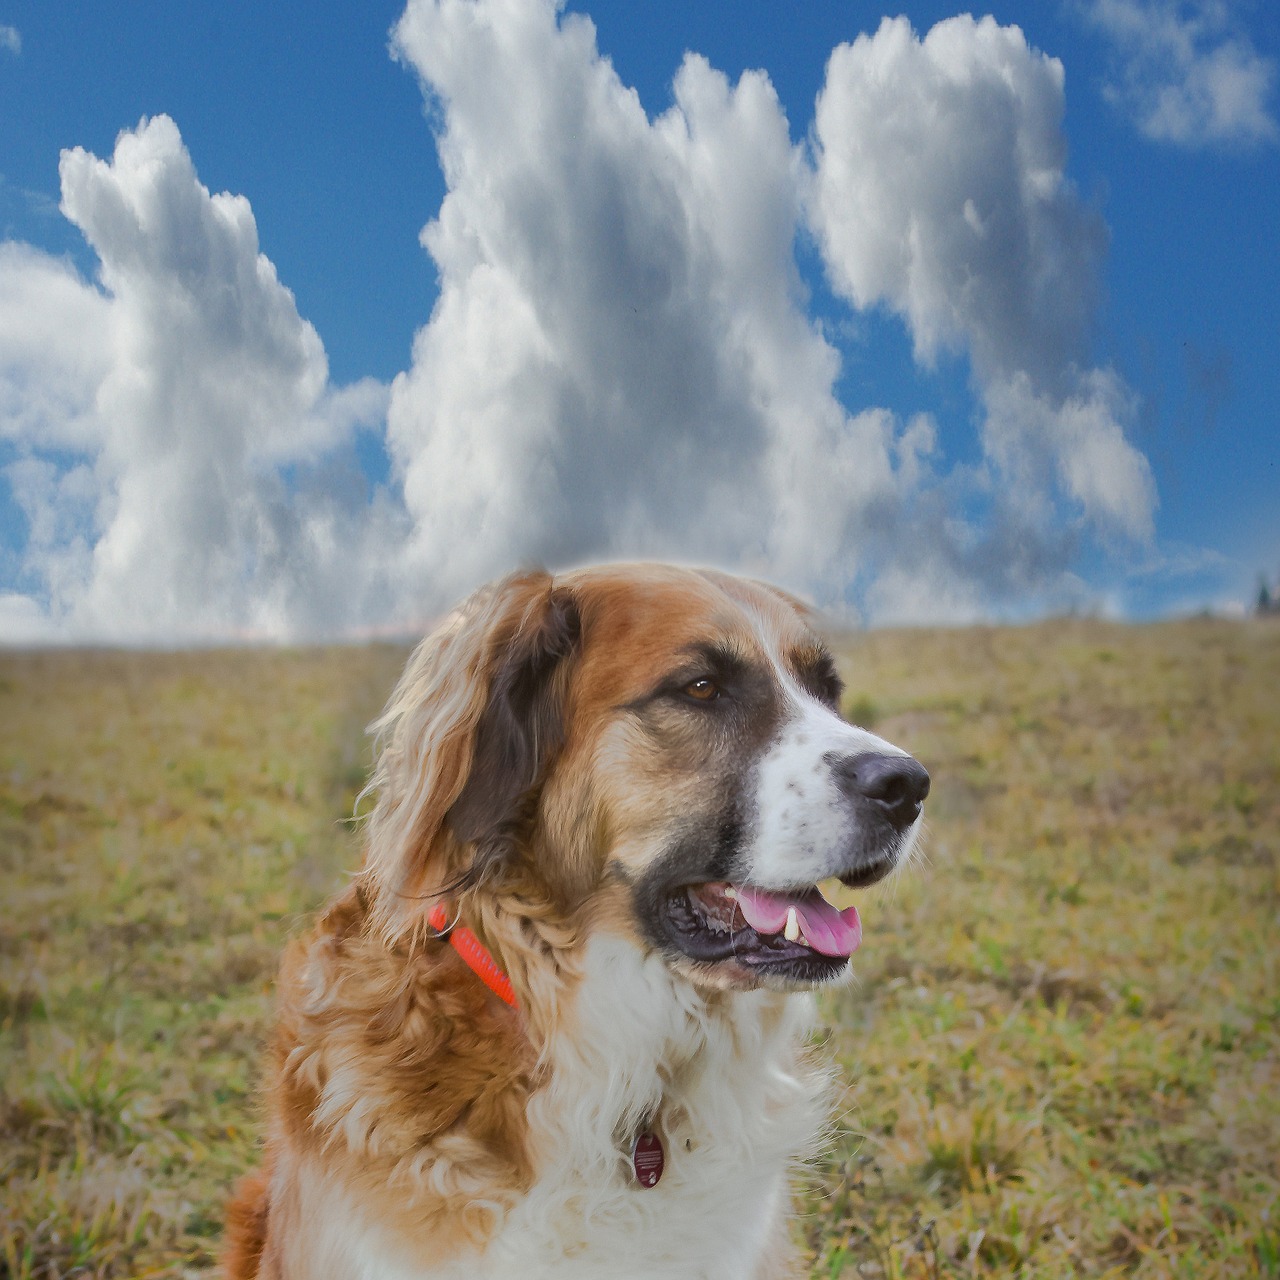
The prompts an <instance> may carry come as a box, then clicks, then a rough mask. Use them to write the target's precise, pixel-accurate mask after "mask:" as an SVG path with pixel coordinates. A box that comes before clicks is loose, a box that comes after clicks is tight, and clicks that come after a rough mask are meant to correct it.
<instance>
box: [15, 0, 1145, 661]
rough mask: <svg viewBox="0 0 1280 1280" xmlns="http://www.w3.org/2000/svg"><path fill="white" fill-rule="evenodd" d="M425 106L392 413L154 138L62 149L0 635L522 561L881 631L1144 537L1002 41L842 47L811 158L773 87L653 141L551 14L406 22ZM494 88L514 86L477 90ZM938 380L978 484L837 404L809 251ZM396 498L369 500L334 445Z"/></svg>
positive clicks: (720, 98) (436, 589)
mask: <svg viewBox="0 0 1280 1280" xmlns="http://www.w3.org/2000/svg"><path fill="white" fill-rule="evenodd" d="M395 48H396V50H397V52H398V56H399V57H401V58H402V59H403V60H404V61H405V62H406V63H408V64H409V65H411V66H412V67H413V68H414V69H415V70H416V71H417V73H418V75H419V76H420V77H421V79H422V82H423V85H424V89H425V91H426V92H427V94H428V95H429V97H430V98H431V99H432V100H433V103H434V105H435V107H436V108H437V110H435V111H434V112H433V119H434V120H435V121H436V124H437V130H438V145H439V153H440V159H441V163H442V166H443V169H444V172H445V177H446V181H447V185H448V194H447V196H446V198H445V200H444V203H443V205H442V207H441V208H440V210H439V213H438V216H437V217H436V218H435V219H434V220H433V221H432V222H431V223H430V224H429V225H428V226H427V228H426V229H425V231H424V232H423V244H424V246H425V248H426V250H427V251H428V252H429V253H430V254H431V256H432V257H433V259H434V261H435V263H436V265H437V268H438V272H439V280H440V293H439V297H438V300H437V302H436V304H435V307H434V309H433V311H432V314H431V316H430V318H429V319H428V321H427V322H426V323H425V324H424V326H423V327H422V328H421V329H420V331H419V332H418V333H417V335H416V338H415V341H414V346H413V357H412V362H411V365H410V367H409V368H408V369H407V370H406V371H405V372H404V373H402V374H401V375H400V376H399V377H397V378H396V380H395V382H394V384H393V386H392V387H391V388H390V391H389V393H388V389H387V388H385V387H382V386H380V385H379V384H377V383H375V382H372V381H366V382H362V383H357V384H355V385H353V386H350V387H342V388H335V387H334V386H333V385H332V384H331V383H330V382H329V378H328V368H327V361H326V359H325V354H324V350H323V347H322V344H321V342H320V338H319V336H318V335H317V334H316V332H315V330H314V329H313V328H312V326H311V325H310V324H308V323H307V322H306V321H305V320H304V319H303V318H302V317H300V316H299V314H298V311H297V308H296V305H295V302H294V298H293V295H292V294H291V293H290V292H289V290H288V289H287V288H285V287H284V285H283V284H282V283H281V282H280V281H279V280H278V279H277V276H276V272H275V269H274V268H273V266H272V264H271V262H270V261H269V260H268V259H267V258H266V257H265V256H263V254H262V253H261V251H260V249H259V245H258V240H257V228H256V225H255V222H254V218H253V214H252V211H251V209H250V206H249V203H248V201H247V200H245V199H244V198H243V197H239V196H232V195H226V194H223V195H211V194H210V193H209V192H208V191H207V190H206V189H205V188H204V187H203V186H202V185H201V184H200V182H199V180H198V178H197V176H196V173H195V169H194V166H193V165H192V162H191V159H190V157H189V156H188V154H187V152H186V150H185V148H184V147H183V145H182V142H181V139H180V137H179V135H178V131H177V128H176V126H175V125H174V124H173V123H172V122H171V121H169V120H168V119H167V118H165V117H157V118H156V119H153V120H151V121H149V122H143V124H142V125H141V126H139V128H138V129H137V130H134V131H130V132H126V133H123V134H122V135H121V136H120V138H119V141H118V143H117V146H116V150H115V154H114V156H113V157H112V158H111V160H109V161H103V160H100V159H98V158H96V157H94V156H91V155H89V154H87V153H85V152H83V151H81V150H78V149H77V150H75V151H70V152H67V153H65V154H64V156H63V164H62V181H63V202H62V208H63V211H64V212H65V214H66V216H67V217H68V218H70V219H71V220H72V221H73V222H74V223H75V224H76V225H77V226H79V227H80V229H81V230H82V231H83V233H84V235H85V237H86V239H87V240H88V242H89V245H90V246H91V248H92V249H93V250H94V252H95V253H96V254H97V256H98V258H99V261H100V263H101V269H100V279H99V280H98V282H96V283H94V284H91V283H88V282H86V281H85V280H83V279H82V278H81V277H80V276H79V275H78V274H77V273H76V272H75V271H74V270H73V269H72V268H71V267H70V266H68V265H67V264H66V263H64V262H62V261H60V260H57V259H53V258H50V257H48V256H47V255H44V254H41V253H39V252H38V251H36V250H33V249H31V248H28V247H25V246H17V245H10V246H5V247H4V249H3V250H0V415H2V417H0V420H3V422H4V423H5V427H4V431H5V433H6V438H7V441H8V444H7V448H8V449H9V455H8V456H10V457H11V458H12V459H13V460H12V461H11V462H10V463H9V465H8V466H7V468H6V471H5V476H6V478H7V480H8V483H9V486H10V489H11V491H12V493H13V495H14V500H15V502H16V503H17V504H18V506H19V507H20V509H21V511H22V512H23V513H24V515H25V518H26V521H27V523H28V526H29V533H28V536H27V541H26V545H25V550H24V560H23V565H22V575H23V581H22V584H21V589H20V590H16V591H14V590H8V588H9V587H12V586H13V585H14V584H12V583H7V584H5V587H6V590H7V591H8V594H6V595H3V596H0V635H8V636H9V638H20V637H22V636H30V635H37V634H46V633H54V634H58V635H62V636H80V637H88V636H92V637H95V638H133V639H166V640H172V639H177V638H184V637H188V638H195V637H205V636H214V635H225V634H228V633H233V632H251V633H254V634H276V635H298V634H304V635H305V634H315V633H318V632H334V631H338V630H340V629H342V628H343V627H350V626H369V625H374V624H381V623H385V622H387V621H388V620H394V619H397V618H401V619H403V618H408V617H422V616H424V615H429V614H430V613H432V612H433V611H435V610H437V609H439V608H441V607H442V606H443V605H445V604H446V603H448V602H449V601H450V600H451V599H452V598H454V597H455V596H456V595H457V594H458V593H460V592H462V591H465V590H467V589H469V588H470V587H471V586H472V585H474V584H475V583H476V582H478V581H480V580H482V579H484V578H486V577H488V576H490V575H492V574H494V573H498V572H503V571H505V570H507V569H509V568H511V567H513V566H514V565H517V564H520V563H522V562H528V561H530V560H539V559H540V560H544V561H546V562H548V563H551V564H553V565H555V564H563V563H566V562H571V561H577V560H582V559H596V558H604V557H610V556H636V555H655V556H666V557H671V558H675V559H682V560H692V561H703V562H705V561H713V562H719V563H722V564H725V565H727V566H729V567H733V568H738V569H744V570H748V571H753V572H756V573H760V574H763V575H767V576H770V577H773V578H775V579H777V580H780V581H782V582H784V583H786V584H788V585H790V586H792V587H794V588H796V589H799V590H801V591H804V592H808V593H810V594H812V595H813V596H814V597H816V598H817V599H818V600H820V601H821V602H823V603H824V604H828V605H834V606H836V607H842V606H848V607H852V608H854V609H855V610H857V609H866V610H868V611H870V612H871V613H872V614H873V615H876V616H879V617H883V618H898V619H911V620H920V619H922V618H924V617H932V618H938V617H952V618H961V617H964V618H967V617H974V616H979V615H981V614H982V613H984V612H988V611H990V610H991V609H992V608H993V607H999V606H1000V604H1001V602H1005V603H1006V604H1007V602H1009V601H1014V600H1016V601H1020V602H1023V604H1024V605H1026V604H1027V603H1028V602H1040V603H1061V602H1063V601H1064V600H1066V599H1073V598H1075V595H1077V594H1078V593H1079V591H1080V584H1079V582H1078V581H1077V580H1076V579H1075V578H1074V577H1073V576H1072V572H1071V566H1072V565H1073V564H1074V563H1075V562H1076V560H1077V558H1078V554H1079V550H1080V548H1081V546H1082V545H1083V544H1084V543H1085V542H1087V541H1088V540H1089V539H1091V538H1092V539H1098V538H1101V539H1103V540H1106V539H1109V538H1112V537H1115V536H1120V537H1137V538H1142V537H1145V536H1147V535H1148V534H1149V533H1150V528H1151V517H1152V510H1153V503H1154V492H1153V489H1152V487H1151V482H1150V474H1149V469H1148V468H1147V466H1146V461H1145V459H1144V458H1143V457H1142V455H1141V454H1140V453H1138V452H1137V451H1136V450H1134V449H1133V447H1132V445H1131V444H1130V443H1129V442H1128V441H1127V440H1126V438H1125V434H1124V425H1125V423H1126V421H1127V420H1128V418H1129V416H1130V415H1131V414H1132V404H1131V399H1132V397H1131V396H1130V394H1129V392H1128V391H1127V389H1126V388H1125V387H1124V386H1123V384H1122V382H1121V381H1120V380H1119V379H1118V378H1117V377H1116V376H1115V375H1114V374H1112V373H1110V372H1109V371H1107V370H1098V369H1091V368H1090V367H1089V364H1088V351H1087V341H1086V335H1087V329H1088V323H1089V320H1090V317H1091V315H1092V312H1093V308H1094V298H1093V294H1092V290H1091V286H1090V281H1091V279H1092V276H1093V270H1094V267H1095V264H1096V260H1097V258H1098V255H1099V254H1100V253H1101V251H1102V248H1103V240H1104V236H1103V231H1102V228H1101V226H1100V223H1099V222H1098V220H1097V219H1096V218H1095V217H1094V216H1093V215H1092V214H1091V213H1090V212H1089V211H1088V210H1086V209H1085V208H1084V207H1083V206H1082V205H1081V203H1080V202H1079V200H1078V199H1077V197H1076V196H1075V195H1074V193H1073V192H1072V190H1071V188H1070V185H1069V184H1068V183H1067V181H1066V179H1065V177H1064V173H1063V163H1064V158H1063V150H1064V148H1063V140H1062V134H1061V116H1062V107H1063V103H1062V72H1061V67H1060V66H1059V65H1058V64H1057V63H1055V62H1054V61H1053V60H1051V59H1047V58H1044V57H1042V56H1041V55H1039V54H1037V53H1035V52H1034V51H1032V50H1030V49H1028V48H1027V46H1026V44H1025V41H1024V40H1023V38H1022V36H1021V33H1020V32H1018V31H1017V30H1016V29H1013V28H1000V27H998V26H997V25H996V24H995V23H994V22H992V21H990V20H987V21H984V22H982V23H975V22H973V21H972V20H969V19H958V20H955V21H954V22H951V23H944V24H942V25H941V26H939V27H937V28H935V29H934V30H933V31H932V32H930V33H929V35H928V36H927V37H926V38H925V40H923V41H921V40H919V39H918V38H917V37H916V36H915V35H914V33H912V32H911V30H910V28H909V27H908V26H907V25H906V24H905V23H904V22H897V23H886V24H885V25H884V26H883V27H882V28H881V30H880V31H879V32H878V33H877V34H876V35H875V36H874V37H867V38H863V39H861V40H859V41H858V42H856V43H855V44H854V45H851V46H842V48H841V49H839V50H837V51H836V53H835V55H833V58H832V62H831V67H830V68H829V72H828V80H827V85H826V88H825V90H824V93H823V95H822V98H821V100H820V102H819V105H818V115H817V121H816V125H815V130H814V135H813V141H812V146H810V145H808V144H805V145H799V146H797V145H796V144H794V143H793V141H792V138H791V134H790V130H789V127H788V123H787V120H786V118H785V115H784V113H783V111H782V109H781V107H780V105H779V103H778V100H777V98H776V95H775V94H774V91H773V89H772V86H771V85H770V83H769V81H768V79H767V77H766V76H765V75H764V74H763V73H760V72H751V73H747V74H745V75H744V76H743V77H742V78H741V79H740V80H739V81H738V83H737V84H730V83H729V82H728V81H727V80H726V78H725V77H724V76H723V75H722V74H720V73H719V72H718V71H716V70H715V69H714V68H712V67H711V66H710V65H709V64H708V63H707V62H706V61H705V60H704V59H702V58H700V57H698V56H696V55H690V56H688V57H687V58H686V59H685V61H684V64H683V65H682V67H681V68H680V70H679V73H678V74H677V76H676V79H675V84H674V103H673V105H672V106H671V108H670V109H669V110H668V111H667V112H666V113H665V114H663V115H662V116H660V117H658V118H657V119H650V118H648V117H647V116H646V114H645V112H644V111H643V109H642V108H641V106H640V102H639V99H638V98H637V96H636V94H635V93H634V91H632V90H631V89H629V88H627V87H626V86H625V85H624V84H623V83H622V82H621V80H620V79H619V78H618V76H617V74H616V72H615V71H614V69H613V67H612V64H611V63H610V62H609V61H608V60H607V59H605V58H603V57H601V55H600V53H599V52H598V50H597V49H596V45H595V32H594V28H593V27H592V25H591V23H590V22H589V21H588V20H586V19H585V18H581V17H576V16H573V15H567V16H561V15H560V14H559V11H558V9H557V7H556V5H555V4H554V3H553V2H552V0H411V3H410V4H409V7H408V9H407V10H406V12H405V15H404V17H403V19H402V21H401V23H400V24H399V26H398V27H397V30H396V33H395ZM495 84H500V85H501V86H502V92H501V93H500V94H499V93H495V92H494V91H493V86H494V85H495ZM806 224H809V225H811V226H812V227H813V228H814V230H815V231H816V233H817V234H818V237H819V239H820V241H821V243H822V246H823V250H824V253H825V255H826V259H827V262H828V264H829V267H830V270H831V274H832V279H833V281H834V282H835V284H836V287H837V288H838V289H839V290H840V291H842V292H843V293H844V294H845V295H846V296H847V297H848V298H849V299H850V301H851V302H852V303H853V305H854V306H856V307H858V308H863V309H865V308H868V307H872V306H875V305H885V306H887V307H889V308H890V309H892V310H893V311H894V312H896V313H897V314H899V315H901V316H902V317H903V319H904V321H905V323H906V324H907V325H908V327H909V329H910V331H911V334H912V337H913V340H914V342H915V346H916V351H917V354H918V356H919V358H920V360H921V361H922V362H924V363H926V364H927V363H928V362H929V361H931V360H932V359H933V358H934V357H935V356H936V354H937V352H938V351H939V350H941V349H944V348H954V349H957V350H960V351H963V352H966V353H968V355H969V356H970V358H971V362H972V367H973V370H974V384H975V390H976V393H977V395H978V397H979V400H980V403H981V406H982V408H983V413H984V417H983V422H982V428H981V429H982V433H983V463H982V465H981V466H977V467H955V466H952V465H951V464H949V462H948V460H947V459H946V458H945V457H943V456H942V453H941V450H940V448H939V443H938V441H939V433H938V431H937V427H936V424H935V423H934V422H933V420H932V419H931V418H930V417H928V416H927V415H918V416H915V417H912V418H910V419H909V420H906V421H904V420H903V419H902V418H901V417H900V416H898V415H897V414H895V413H894V412H892V411H891V410H890V409H888V408H884V407H877V406H861V405H854V406H846V405H844V404H842V402H841V400H840V398H839V397H838V395H837V393H836V386H837V380H838V378H839V374H840V356H839V353H838V352H837V351H836V349H835V348H834V347H833V346H832V345H831V344H830V343H829V342H828V341H827V340H826V338H825V337H824V336H823V333H822V330H821V326H820V325H819V323H818V322H817V321H816V320H815V319H814V318H813V317H812V315H811V314H810V310H809V304H808V299H807V296H806V292H805V288H804V285H803V283H802V281H801V279H800V274H799V270H798V267H797V263H796V256H795V241H796V238H797V235H798V234H805V231H806ZM384 418H385V432H386V434H385V442H386V447H387V451H388V454H389V455H390V458H391V462H392V480H391V486H390V488H389V489H388V490H387V491H386V492H379V493H377V494H374V495H370V494H368V493H367V491H366V489H367V486H366V485H365V483H364V481H363V479H362V477H361V474H360V471H359V468H358V467H357V465H356V462H355V457H354V452H355V450H354V445H353V442H354V440H355V437H356V433H357V432H359V431H361V430H365V431H373V432H377V431H379V430H380V429H381V428H382V426H383V422H384Z"/></svg>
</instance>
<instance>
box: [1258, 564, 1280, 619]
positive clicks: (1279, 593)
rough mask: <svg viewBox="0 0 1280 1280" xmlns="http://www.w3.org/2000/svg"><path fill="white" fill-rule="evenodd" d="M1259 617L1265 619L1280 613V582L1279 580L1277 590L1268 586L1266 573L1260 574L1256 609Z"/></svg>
mask: <svg viewBox="0 0 1280 1280" xmlns="http://www.w3.org/2000/svg"><path fill="white" fill-rule="evenodd" d="M1254 613H1256V614H1257V615H1258V616H1259V617H1265V616H1266V615H1267V614H1270V613H1280V580H1277V582H1276V587H1275V590H1274V591H1272V589H1271V588H1270V587H1269V586H1268V585H1267V575H1266V574H1265V573H1260V574H1258V603H1257V606H1256V607H1255V609H1254Z"/></svg>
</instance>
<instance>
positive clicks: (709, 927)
mask: <svg viewBox="0 0 1280 1280" xmlns="http://www.w3.org/2000/svg"><path fill="white" fill-rule="evenodd" d="M664 917H665V919H664V923H665V925H666V929H667V933H668V934H669V936H670V937H671V940H672V941H673V942H674V943H675V944H676V946H678V947H679V948H680V950H681V951H683V952H684V953H685V955H687V956H688V957H689V958H690V959H691V960H698V961H701V962H703V963H704V964H717V963H720V962H722V961H736V962H737V963H738V964H741V965H745V966H747V967H749V968H750V969H751V970H753V971H755V972H758V973H760V974H761V975H762V976H763V975H766V974H772V975H775V976H777V977H780V978H784V979H787V980H790V981H796V982H822V981H825V980H827V979H829V978H832V977H835V976H836V975H837V974H838V973H840V972H841V971H842V970H843V969H844V967H845V965H847V964H848V962H849V957H850V956H851V955H852V954H853V953H854V952H855V951H856V950H857V949H858V944H859V943H860V942H861V941H862V922H861V921H860V920H859V919H858V910H857V908H856V907H846V908H845V909H844V910H843V911H842V910H840V909H839V908H838V907H835V906H833V905H832V904H831V903H829V902H828V901H827V900H826V898H824V897H823V896H822V892H821V890H819V889H818V888H817V887H816V886H814V887H811V888H808V889H800V890H797V891H787V892H778V891H774V892H768V891H766V890H764V889H758V888H755V887H754V886H752V885H745V884H738V885H735V884H730V883H728V882H727V881H711V882H709V883H706V884H690V885H683V886H681V887H680V888H678V889H675V890H673V891H672V892H671V893H670V894H669V895H668V897H667V901H666V910H665V912H664Z"/></svg>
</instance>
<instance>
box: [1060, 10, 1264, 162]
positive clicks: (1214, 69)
mask: <svg viewBox="0 0 1280 1280" xmlns="http://www.w3.org/2000/svg"><path fill="white" fill-rule="evenodd" d="M1085 13H1086V15H1087V17H1088V19H1089V20H1090V21H1091V22H1092V23H1093V24H1094V25H1095V26H1096V27H1098V28H1099V29H1100V30H1101V31H1103V32H1104V33H1105V34H1106V35H1107V36H1108V37H1109V38H1110V39H1111V41H1112V42H1113V44H1114V46H1115V49H1116V53H1117V55H1118V68H1117V73H1116V76H1115V78H1114V79H1113V80H1111V81H1110V82H1109V83H1108V85H1107V86H1106V92H1107V96H1108V98H1110V100H1111V101H1112V102H1114V103H1115V104H1116V105H1117V106H1118V107H1120V108H1121V109H1122V110H1124V111H1125V112H1126V113H1127V114H1128V115H1130V116H1131V117H1132V118H1133V120H1134V122H1135V123H1136V124H1137V126H1138V128H1139V129H1140V130H1141V131H1142V132H1143V133H1145V134H1146V135H1147V136H1148V137H1150V138H1155V139H1158V140H1160V141H1164V142H1174V143H1179V144H1182V145H1184V146H1190V147H1204V146H1211V145H1215V144H1221V143H1230V144H1241V145H1246V146H1249V145H1256V144H1258V143H1264V142H1275V141H1276V140H1277V139H1280V126H1278V125H1277V123H1276V117H1275V115H1274V113H1273V112H1272V110H1271V108H1270V106H1269V100H1270V98H1271V95H1272V91H1273V89H1274V88H1275V83H1276V64H1275V62H1274V61H1273V60H1272V59H1270V58H1264V57H1262V56H1261V55H1260V54H1259V53H1258V52H1257V51H1256V50H1255V49H1254V47H1253V44H1252V42H1251V41H1250V40H1249V38H1248V35H1247V34H1245V33H1244V32H1243V31H1242V30H1240V29H1239V27H1238V26H1237V24H1236V23H1235V22H1234V21H1233V16H1232V12H1231V7H1230V6H1229V5H1228V4H1227V3H1226V2H1225V0H1181V2H1179V0H1090V3H1088V4H1087V6H1086V8H1085Z"/></svg>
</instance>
